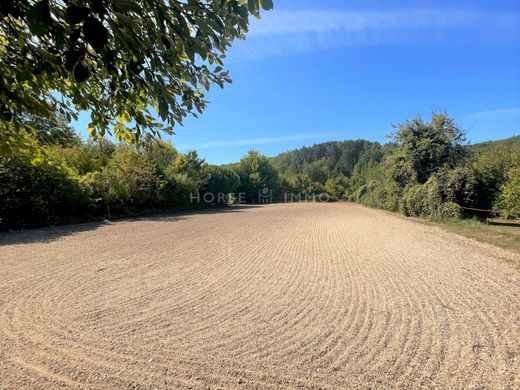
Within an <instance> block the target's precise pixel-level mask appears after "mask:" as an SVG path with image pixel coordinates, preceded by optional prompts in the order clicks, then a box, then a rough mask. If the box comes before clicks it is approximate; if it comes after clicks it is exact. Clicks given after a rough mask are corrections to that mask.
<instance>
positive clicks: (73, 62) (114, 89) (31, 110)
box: [0, 0, 273, 150]
mask: <svg viewBox="0 0 520 390" xmlns="http://www.w3.org/2000/svg"><path fill="white" fill-rule="evenodd" d="M272 6H273V5H272V0H248V1H247V3H246V2H245V0H186V1H181V0H171V1H168V2H164V1H162V0H89V1H74V0H63V1H51V0H39V1H38V0H10V1H2V2H0V150H1V149H2V148H1V146H2V144H4V146H5V145H8V147H4V149H9V150H10V149H12V148H13V147H15V146H16V142H15V141H16V140H17V138H20V137H21V136H22V135H23V123H22V122H21V121H20V116H21V114H22V113H24V114H30V115H34V116H37V117H47V118H50V117H51V114H52V113H53V112H54V111H55V110H58V111H59V112H60V113H61V114H63V115H65V117H66V118H67V119H68V120H69V121H70V120H71V119H72V118H73V117H75V116H76V112H77V111H78V110H90V112H91V122H90V124H89V132H90V134H91V135H92V136H103V135H104V134H105V133H106V132H111V133H113V134H114V135H115V137H116V138H117V139H119V140H125V141H129V142H137V141H139V140H141V139H142V138H143V136H157V135H159V134H160V132H161V130H162V131H165V132H167V133H172V132H173V129H172V128H173V126H174V125H175V124H176V123H181V122H182V119H183V118H184V117H185V116H186V115H188V114H193V115H195V116H196V115H197V114H198V113H201V112H202V110H203V109H204V108H205V106H206V103H207V102H206V101H205V100H204V90H206V91H207V90H208V89H209V87H210V85H211V84H214V83H215V84H218V85H219V86H220V87H223V85H224V83H225V82H230V78H229V74H228V72H227V71H224V70H223V69H222V66H223V61H222V60H223V58H224V56H225V53H226V50H227V49H228V47H229V46H230V44H231V42H232V41H233V40H234V39H236V38H239V39H242V38H244V37H245V33H246V32H247V30H248V19H249V14H250V13H251V14H253V15H255V16H259V12H260V11H259V10H260V7H262V8H264V9H271V8H272ZM151 108H153V109H155V111H156V112H157V113H158V114H159V117H160V118H161V119H162V121H163V122H166V126H164V125H163V123H159V122H157V121H156V120H155V119H154V115H153V112H152V111H151ZM21 134H22V135H21ZM13 137H14V138H13Z"/></svg>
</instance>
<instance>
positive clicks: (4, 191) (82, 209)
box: [0, 157, 89, 228]
mask: <svg viewBox="0 0 520 390" xmlns="http://www.w3.org/2000/svg"><path fill="white" fill-rule="evenodd" d="M0 183H2V185H1V186H0V227H2V228H20V227H33V226H38V225H48V224H55V223H59V222H65V221H69V220H70V218H71V217H72V216H80V215H83V214H85V213H86V212H87V211H88V206H89V191H88V187H87V186H85V185H83V184H82V183H81V182H80V179H79V177H78V176H77V175H76V174H75V173H74V172H73V171H72V170H70V169H68V168H67V167H66V166H63V165H58V164H56V163H51V162H49V161H44V162H42V163H39V164H33V163H32V162H31V160H30V159H28V158H24V157H11V158H2V159H0Z"/></svg>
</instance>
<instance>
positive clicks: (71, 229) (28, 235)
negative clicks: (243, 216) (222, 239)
mask: <svg viewBox="0 0 520 390" xmlns="http://www.w3.org/2000/svg"><path fill="white" fill-rule="evenodd" d="M261 207H263V206H262V205H235V206H230V207H218V208H217V207H215V208H207V209H199V210H186V211H167V212H164V213H156V214H150V215H142V216H131V217H118V218H116V219H114V220H111V221H108V220H103V221H94V222H82V223H77V224H70V225H61V226H50V227H41V228H34V229H26V230H17V231H11V232H0V246H4V245H20V244H21V245H23V244H31V243H37V242H42V243H45V242H51V241H55V240H59V239H61V238H63V237H66V236H71V235H74V234H77V233H82V232H87V231H94V230H96V229H99V228H100V227H102V226H107V225H114V224H118V223H123V222H135V221H150V222H177V221H181V220H186V219H191V218H192V217H193V216H195V215H199V214H223V213H237V212H242V211H245V210H248V209H252V208H261Z"/></svg>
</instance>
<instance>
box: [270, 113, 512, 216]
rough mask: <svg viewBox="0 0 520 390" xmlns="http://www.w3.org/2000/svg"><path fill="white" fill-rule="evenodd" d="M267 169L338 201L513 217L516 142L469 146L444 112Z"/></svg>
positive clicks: (308, 151)
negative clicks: (386, 135) (385, 138)
mask: <svg viewBox="0 0 520 390" xmlns="http://www.w3.org/2000/svg"><path fill="white" fill-rule="evenodd" d="M273 164H274V165H275V166H276V167H277V169H278V171H279V172H280V173H281V177H282V178H285V180H286V181H288V182H289V183H290V184H291V185H293V186H294V187H298V186H299V187H300V188H307V190H309V186H312V188H311V189H310V190H313V189H316V188H319V187H320V186H321V188H322V189H323V190H325V191H326V192H327V193H329V194H330V195H333V196H335V197H337V198H338V199H346V200H350V201H355V202H359V203H362V204H365V205H367V206H371V207H377V208H382V209H386V210H391V211H400V212H402V213H403V214H405V215H409V216H420V217H427V218H431V219H444V218H454V217H457V218H458V217H464V216H475V215H476V216H484V215H486V214H485V213H480V214H479V213H478V212H477V211H476V210H473V209H483V210H494V211H496V212H497V213H500V214H501V215H502V216H503V217H505V218H515V217H519V216H520V137H513V138H510V139H508V140H503V141H497V142H487V143H482V144H476V145H468V144H466V143H465V134H464V132H463V131H462V130H461V129H459V128H458V127H457V126H456V124H455V123H454V121H453V119H451V118H450V117H449V116H447V115H446V114H444V113H433V114H432V118H431V120H430V121H429V122H425V121H424V120H422V119H421V118H415V119H413V120H410V121H407V122H405V123H403V124H401V125H399V126H396V132H395V134H393V136H392V142H389V143H387V144H385V145H380V144H379V143H377V142H368V141H363V140H359V141H345V142H327V143H323V144H319V145H315V146H313V147H309V148H302V149H299V150H296V151H291V152H287V153H283V154H281V155H279V156H277V157H275V158H274V159H273Z"/></svg>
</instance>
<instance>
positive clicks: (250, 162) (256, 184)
mask: <svg viewBox="0 0 520 390" xmlns="http://www.w3.org/2000/svg"><path fill="white" fill-rule="evenodd" d="M237 172H238V175H239V176H240V183H241V184H240V188H239V192H243V193H245V195H246V201H247V202H256V201H258V191H261V190H263V189H264V188H267V189H268V190H270V191H274V192H276V191H277V189H278V172H277V171H276V169H275V168H274V167H273V166H272V165H271V162H270V161H269V159H268V158H267V157H265V156H263V155H262V154H260V153H259V152H257V151H254V150H250V151H249V152H248V153H247V155H245V156H244V157H243V158H242V159H241V160H240V162H239V164H238V167H237Z"/></svg>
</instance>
